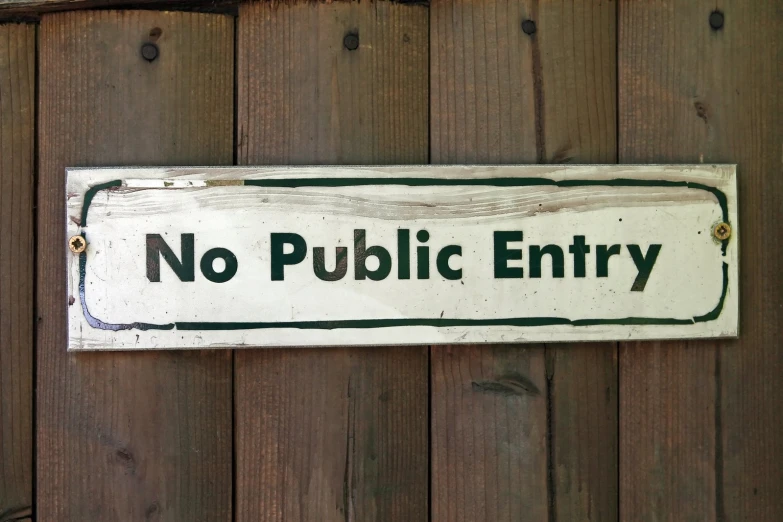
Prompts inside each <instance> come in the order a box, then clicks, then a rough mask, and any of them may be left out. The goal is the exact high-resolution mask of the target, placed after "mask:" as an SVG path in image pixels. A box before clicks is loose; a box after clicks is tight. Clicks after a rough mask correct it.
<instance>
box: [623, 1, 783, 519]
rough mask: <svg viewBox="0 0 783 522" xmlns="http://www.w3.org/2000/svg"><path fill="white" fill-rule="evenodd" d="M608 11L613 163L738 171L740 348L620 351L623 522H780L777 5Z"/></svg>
mask: <svg viewBox="0 0 783 522" xmlns="http://www.w3.org/2000/svg"><path fill="white" fill-rule="evenodd" d="M715 6H716V4H715V2H707V1H701V0H700V1H697V2H688V1H685V0H682V1H675V0H666V1H655V2H633V1H623V2H622V3H621V5H620V31H619V38H620V40H619V42H620V43H619V71H620V76H619V86H620V87H619V88H620V91H619V100H620V111H619V114H620V115H621V118H620V160H621V161H622V162H659V161H663V162H667V161H704V162H732V163H737V164H738V180H739V194H740V204H739V208H740V221H741V227H742V230H743V237H742V240H741V249H742V266H743V270H742V273H741V281H740V286H741V294H742V300H741V312H740V316H741V317H742V324H741V327H740V339H739V340H738V341H720V342H691V343H679V342H677V343H661V344H660V345H657V346H655V347H653V348H652V349H651V347H650V346H649V345H647V344H645V345H644V346H638V345H636V344H627V345H623V346H622V348H621V353H620V376H621V386H620V392H621V393H620V398H621V404H620V411H621V421H620V427H621V454H620V462H621V500H620V502H621V512H622V513H623V519H624V520H717V521H721V520H769V521H772V520H781V519H783V497H782V496H781V495H780V485H781V482H782V481H783V474H782V472H781V469H783V440H781V437H780V433H781V432H783V420H782V419H783V417H781V415H780V413H779V411H778V410H779V405H780V403H781V401H782V400H783V383H782V382H781V379H780V375H781V372H783V358H782V357H781V354H780V347H781V341H780V340H781V338H783V279H782V277H781V273H783V260H782V259H783V243H781V241H780V237H781V232H783V226H782V225H781V222H780V209H781V208H783V180H781V176H780V175H779V174H780V158H781V136H783V122H781V119H780V114H781V113H783V101H781V97H780V86H781V85H783V69H782V68H781V67H780V56H781V53H783V11H781V9H780V3H779V2H775V1H766V2H752V1H746V0H730V1H727V2H721V3H719V4H718V6H719V9H720V10H721V12H722V14H723V17H722V18H723V20H722V22H723V23H722V26H721V24H719V23H718V22H719V21H720V20H719V19H718V18H720V17H718V16H717V15H714V16H713V25H716V26H717V28H713V27H711V24H710V16H711V13H712V12H713V11H714V10H715V9H716V7H715Z"/></svg>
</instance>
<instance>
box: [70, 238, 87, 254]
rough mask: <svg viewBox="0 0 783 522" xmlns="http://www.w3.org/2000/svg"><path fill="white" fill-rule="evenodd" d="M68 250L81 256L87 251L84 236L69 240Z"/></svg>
mask: <svg viewBox="0 0 783 522" xmlns="http://www.w3.org/2000/svg"><path fill="white" fill-rule="evenodd" d="M68 248H70V249H71V252H73V253H74V254H81V253H82V252H84V251H85V250H86V249H87V241H85V240H84V238H83V237H82V236H72V237H71V239H69V240H68Z"/></svg>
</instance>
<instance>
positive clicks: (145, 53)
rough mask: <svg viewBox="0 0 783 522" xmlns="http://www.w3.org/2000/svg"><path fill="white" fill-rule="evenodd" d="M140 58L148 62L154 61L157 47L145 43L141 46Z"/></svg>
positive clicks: (156, 55)
mask: <svg viewBox="0 0 783 522" xmlns="http://www.w3.org/2000/svg"><path fill="white" fill-rule="evenodd" d="M141 57H142V58H144V59H145V60H147V61H148V62H152V61H154V60H155V59H156V58H157V57H158V46H157V45H155V44H154V43H152V42H147V43H145V44H144V45H142V46H141Z"/></svg>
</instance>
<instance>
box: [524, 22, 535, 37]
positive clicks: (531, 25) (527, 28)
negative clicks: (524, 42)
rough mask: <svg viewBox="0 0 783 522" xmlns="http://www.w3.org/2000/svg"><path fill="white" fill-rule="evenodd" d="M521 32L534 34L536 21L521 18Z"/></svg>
mask: <svg viewBox="0 0 783 522" xmlns="http://www.w3.org/2000/svg"><path fill="white" fill-rule="evenodd" d="M522 32H523V33H525V34H527V35H534V34H535V33H536V23H535V22H534V21H533V20H523V21H522Z"/></svg>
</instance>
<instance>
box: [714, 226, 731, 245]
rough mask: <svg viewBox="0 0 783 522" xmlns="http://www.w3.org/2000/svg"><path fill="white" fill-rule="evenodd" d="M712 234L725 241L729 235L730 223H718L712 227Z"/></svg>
mask: <svg viewBox="0 0 783 522" xmlns="http://www.w3.org/2000/svg"><path fill="white" fill-rule="evenodd" d="M712 235H714V236H715V237H716V238H717V239H719V240H720V241H725V240H726V239H728V238H729V237H730V236H731V225H729V224H728V223H718V224H717V225H715V227H714V228H713V229H712Z"/></svg>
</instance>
